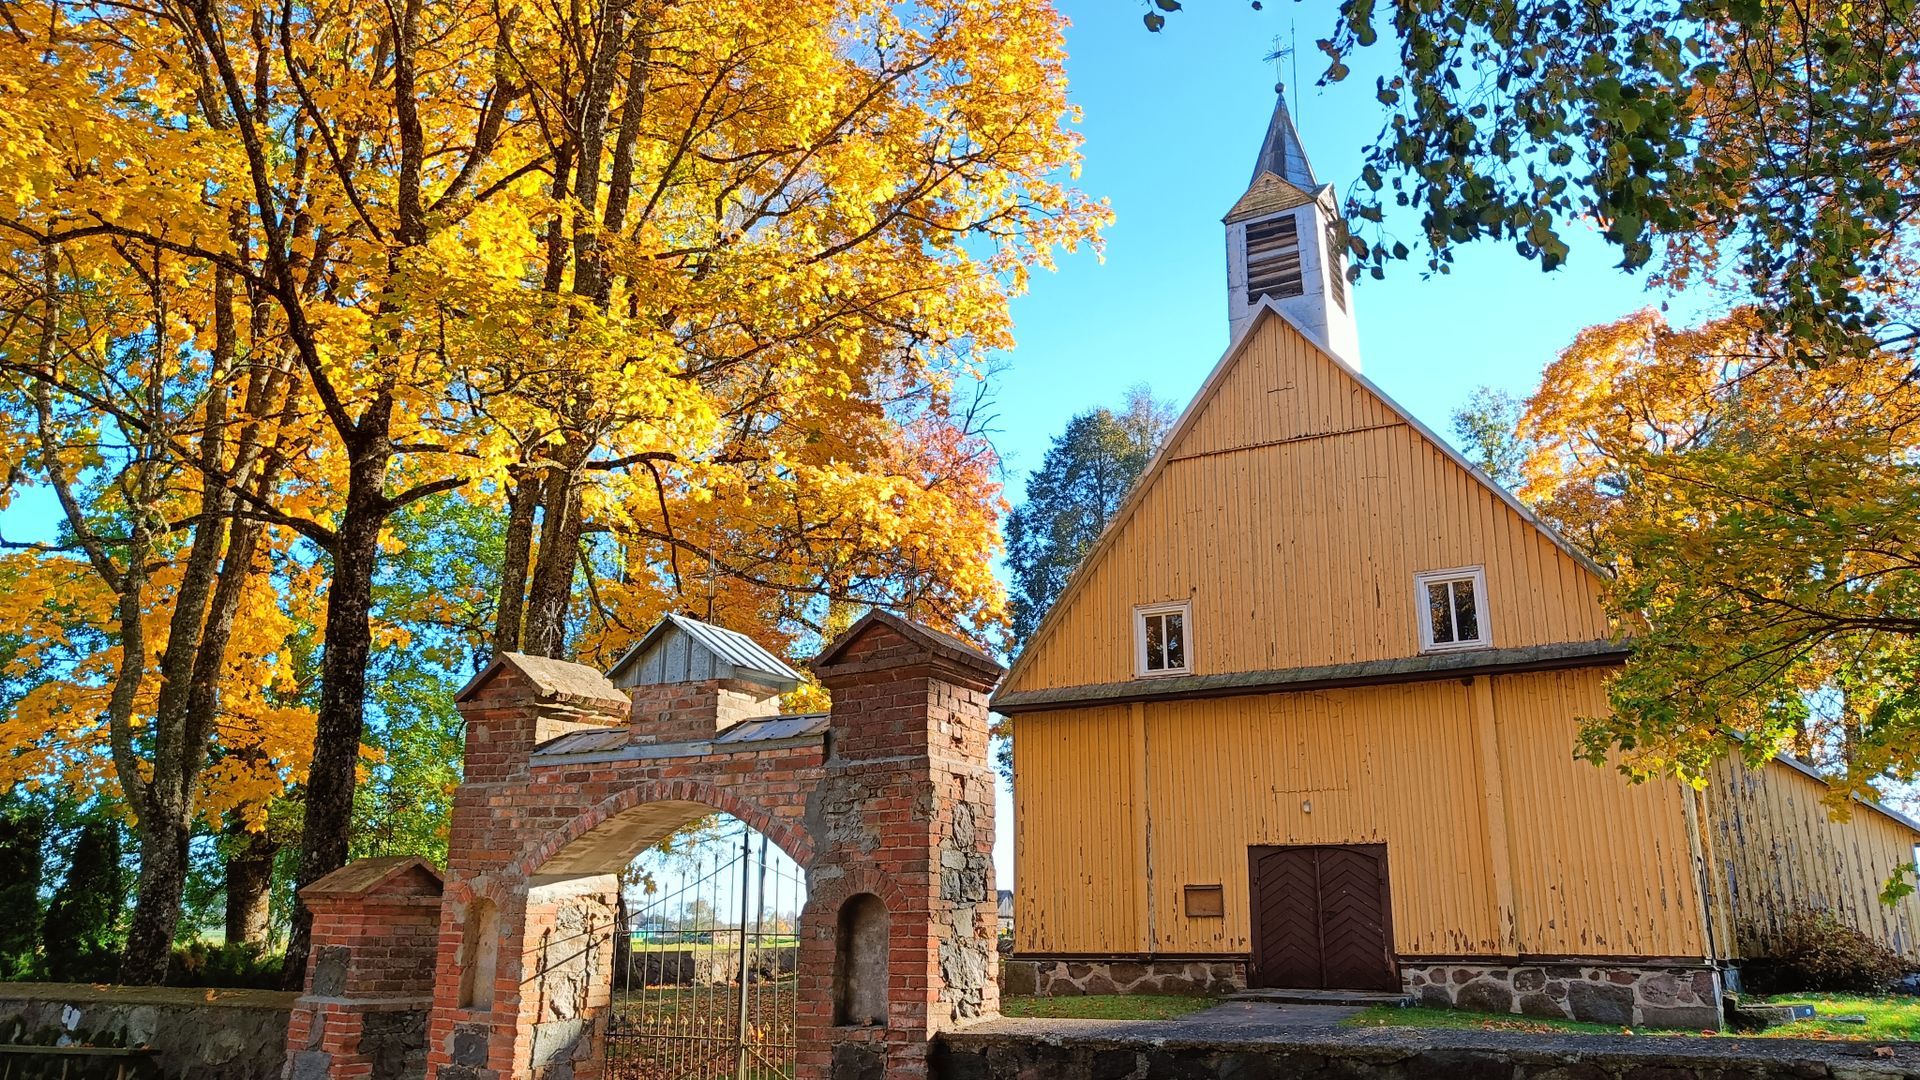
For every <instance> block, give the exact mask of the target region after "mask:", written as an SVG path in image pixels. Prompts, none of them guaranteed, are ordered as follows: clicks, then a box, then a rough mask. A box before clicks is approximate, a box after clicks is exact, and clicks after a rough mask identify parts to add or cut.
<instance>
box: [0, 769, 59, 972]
mask: <svg viewBox="0 0 1920 1080" xmlns="http://www.w3.org/2000/svg"><path fill="white" fill-rule="evenodd" d="M46 838H47V815H46V812H45V811H44V810H43V809H42V808H41V807H39V806H37V805H35V804H34V803H32V802H29V801H28V800H26V799H23V798H20V797H18V796H8V797H7V798H6V799H4V800H0V912H4V913H5V917H4V918H0V981H5V980H14V979H27V978H32V977H33V975H34V974H35V971H36V969H37V968H38V966H39V951H40V876H41V873H42V871H43V870H45V868H46V866H45V864H46V855H45V852H44V849H43V845H44V844H45V842H46Z"/></svg>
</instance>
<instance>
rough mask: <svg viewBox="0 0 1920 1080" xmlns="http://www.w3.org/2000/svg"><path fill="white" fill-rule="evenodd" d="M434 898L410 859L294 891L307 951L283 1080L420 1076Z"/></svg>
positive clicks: (360, 868) (379, 862)
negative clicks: (305, 920) (304, 919)
mask: <svg viewBox="0 0 1920 1080" xmlns="http://www.w3.org/2000/svg"><path fill="white" fill-rule="evenodd" d="M440 891H441V882H440V875H439V874H437V873H435V872H434V870H433V867H432V866H430V865H429V864H428V863H427V861H426V860H425V859H413V858H393V859H360V860H358V861H356V862H352V863H349V864H347V865H346V866H343V867H341V868H340V869H338V870H335V871H334V872H333V873H331V874H328V875H327V876H325V877H323V878H321V879H320V880H318V881H316V882H314V883H313V884H311V885H309V886H307V887H306V888H304V889H302V890H300V899H301V900H303V901H305V903H306V905H307V908H308V910H310V911H312V912H313V945H312V951H311V952H310V953H309V954H308V957H307V978H306V985H305V993H303V994H301V996H300V997H299V998H298V999H296V1000H295V1002H294V1006H293V1015H292V1016H291V1018H290V1019H289V1021H288V1024H287V1069H286V1074H285V1075H286V1076H287V1077H288V1078H289V1080H319V1078H322V1077H367V1078H370V1080H402V1078H411V1077H415V1076H418V1075H420V1074H421V1072H422V1071H423V1070H424V1068H425V1053H424V1050H425V1041H426V1031H425V1029H426V1019H427V1011H428V1009H429V1007H430V1006H431V1005H432V1003H433V983H434V955H435V947H436V944H437V941H438V938H439V929H440Z"/></svg>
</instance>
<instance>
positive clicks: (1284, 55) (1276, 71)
mask: <svg viewBox="0 0 1920 1080" xmlns="http://www.w3.org/2000/svg"><path fill="white" fill-rule="evenodd" d="M1295 33H1296V32H1295V27H1294V23H1293V21H1292V20H1288V22H1287V37H1286V43H1285V44H1281V39H1280V35H1278V34H1275V35H1274V36H1273V49H1272V51H1271V52H1269V53H1267V57H1266V59H1267V62H1268V63H1270V64H1272V65H1273V92H1274V93H1276V94H1279V95H1280V96H1281V97H1287V96H1288V94H1287V79H1288V75H1289V73H1288V71H1287V69H1286V67H1285V65H1287V64H1288V62H1289V61H1291V62H1292V68H1293V70H1292V73H1291V76H1292V79H1293V89H1294V91H1295V93H1294V95H1293V101H1292V102H1291V105H1292V107H1293V110H1294V121H1295V122H1296V123H1298V122H1299V119H1300V112H1299V110H1300V101H1299V94H1298V91H1299V89H1300V52H1299V50H1298V49H1296V48H1295V47H1294V45H1295V42H1296V40H1297V39H1296V37H1295Z"/></svg>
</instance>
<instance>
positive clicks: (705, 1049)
mask: <svg viewBox="0 0 1920 1080" xmlns="http://www.w3.org/2000/svg"><path fill="white" fill-rule="evenodd" d="M754 835H755V834H754V833H753V832H752V830H750V829H747V828H745V827H743V828H742V830H741V833H740V840H739V847H738V849H737V850H736V851H734V852H733V853H732V854H731V855H730V856H727V855H722V854H720V852H724V851H725V850H726V849H727V848H728V847H730V846H731V845H730V844H724V843H721V844H714V845H712V846H713V847H715V848H718V849H719V851H717V852H715V853H714V858H715V862H714V864H713V866H712V867H711V869H709V868H708V866H707V863H706V859H707V853H705V852H700V851H699V850H698V849H696V855H695V861H694V864H693V869H692V870H691V871H690V872H687V873H686V874H685V875H684V876H683V879H682V880H681V881H680V882H679V883H678V884H677V886H676V887H675V888H674V889H672V890H671V891H669V892H665V893H662V894H660V895H658V896H657V897H655V898H653V899H652V900H651V901H650V902H648V903H647V904H646V906H645V907H643V908H640V909H639V910H637V911H635V912H632V913H630V914H629V915H628V916H627V921H626V923H625V925H622V926H618V927H616V933H618V934H624V935H626V937H625V940H626V942H627V943H628V948H627V958H626V961H625V963H624V964H623V965H621V970H619V971H618V972H616V981H615V984H614V1000H613V1010H612V1015H611V1017H610V1019H609V1022H608V1026H607V1076H608V1077H609V1078H610V1080H775V1078H781V1077H790V1076H792V1075H793V1067H794V1062H795V1057H796V1051H797V1047H796V1045H795V1038H794V1029H795V1025H796V1024H797V1022H798V1004H799V1002H798V995H797V994H796V993H795V992H794V991H795V989H796V988H795V987H794V986H793V985H791V983H790V980H792V979H793V978H794V977H795V972H794V970H793V967H794V966H795V964H793V963H790V962H789V958H791V960H793V961H797V948H798V938H797V936H793V934H792V931H793V927H792V926H789V928H788V931H789V932H788V933H785V934H783V933H782V932H781V929H780V925H779V924H780V921H781V918H782V916H783V914H785V915H786V917H788V918H790V919H797V917H798V914H799V909H800V906H801V904H802V903H803V902H804V900H805V894H806V892H805V891H806V881H805V875H804V873H802V872H800V871H798V869H797V868H794V867H788V866H775V865H773V864H772V862H771V861H770V851H771V850H773V849H772V848H771V847H770V844H769V841H768V839H767V837H765V836H761V838H760V850H759V853H758V865H757V867H756V865H755V853H754V851H753V836H754ZM728 839H729V840H730V839H731V838H730V837H729V838H728ZM735 869H737V870H738V874H737V876H736V875H733V874H732V873H731V872H732V871H734V870H735ZM756 869H757V871H758V873H757V874H756V873H755V871H756ZM769 876H771V877H772V890H771V896H769V889H768V878H769ZM730 877H735V878H736V882H737V886H738V894H737V896H736V897H733V898H732V899H733V900H734V901H735V902H734V903H733V904H730V905H728V906H729V907H731V908H732V909H733V913H734V914H735V915H736V916H737V918H736V919H735V921H734V925H733V927H727V926H724V925H722V919H721V913H720V907H721V904H722V899H723V897H722V890H723V889H724V887H725V883H726V882H727V880H728V879H729V878H730ZM783 905H784V906H783ZM769 907H771V909H772V916H773V918H772V922H773V925H772V926H771V927H769V925H768V911H769ZM636 939H637V941H636ZM729 940H731V941H733V942H734V943H735V946H736V947H737V948H738V949H739V953H738V957H737V961H736V962H735V963H733V964H731V965H728V964H727V961H728V960H734V959H735V958H734V957H732V956H727V955H725V954H726V953H727V949H726V948H725V944H726V942H728V941H729ZM729 966H731V968H732V970H731V971H729V970H727V969H728V967H729ZM670 967H671V970H669V968H670ZM636 982H637V983H638V985H635V984H636Z"/></svg>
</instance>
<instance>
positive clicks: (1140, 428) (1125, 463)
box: [1007, 386, 1174, 649]
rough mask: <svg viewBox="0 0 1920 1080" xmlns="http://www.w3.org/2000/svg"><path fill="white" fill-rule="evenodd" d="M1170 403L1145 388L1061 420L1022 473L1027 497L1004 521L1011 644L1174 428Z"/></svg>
mask: <svg viewBox="0 0 1920 1080" xmlns="http://www.w3.org/2000/svg"><path fill="white" fill-rule="evenodd" d="M1173 419H1174V412H1173V408H1172V406H1170V405H1168V404H1166V403H1165V402H1161V401H1156V400H1155V399H1154V397H1153V395H1152V393H1151V392H1150V391H1149V390H1148V389H1147V388H1146V387H1144V386H1137V387H1135V388H1134V389H1133V390H1131V391H1130V392H1129V393H1128V395H1127V404H1126V407H1125V409H1124V410H1123V411H1121V412H1118V413H1116V412H1114V411H1113V410H1111V409H1105V408H1101V409H1094V410H1093V411H1091V412H1084V413H1081V414H1080V415H1078V416H1076V417H1074V418H1073V419H1072V420H1069V421H1067V428H1066V430H1065V431H1063V432H1061V433H1060V434H1059V435H1058V436H1057V437H1055V439H1054V440H1053V444H1052V445H1051V446H1049V447H1048V448H1047V456H1046V458H1045V460H1044V461H1042V462H1041V465H1040V468H1038V469H1036V470H1035V471H1034V473H1033V475H1032V476H1030V477H1028V478H1027V498H1026V501H1025V502H1023V503H1021V504H1020V506H1019V507H1018V508H1016V509H1015V510H1014V511H1013V513H1012V514H1011V515H1009V516H1008V518H1007V568H1008V570H1009V571H1010V572H1011V574H1012V577H1013V588H1012V593H1013V597H1012V604H1011V605H1010V606H1011V612H1012V617H1013V636H1014V642H1015V648H1016V649H1021V648H1025V647H1026V644H1027V639H1029V638H1031V637H1032V636H1033V632H1034V630H1035V629H1036V628H1037V627H1038V626H1039V625H1040V620H1041V619H1042V618H1043V617H1045V615H1046V613H1047V609H1048V608H1050V607H1052V606H1053V602H1054V601H1055V600H1056V599H1058V598H1059V596H1060V591H1061V590H1062V589H1063V588H1065V587H1066V584H1067V578H1068V577H1070V576H1072V574H1073V570H1074V568H1075V567H1077V566H1079V565H1080V560H1081V558H1082V557H1084V556H1085V555H1086V553H1087V552H1088V550H1090V549H1091V548H1092V547H1093V542H1094V541H1095V540H1097V539H1099V537H1100V531H1101V530H1102V529H1104V528H1106V525H1107V519H1109V518H1111V517H1112V516H1113V515H1114V513H1115V511H1117V510H1119V509H1120V504H1121V503H1122V502H1124V501H1126V497H1127V492H1128V491H1130V490H1132V489H1133V482H1134V481H1135V480H1138V479H1139V478H1140V474H1141V473H1142V472H1144V471H1145V470H1146V467H1147V463H1148V462H1149V461H1151V460H1152V459H1153V455H1154V452H1155V451H1157V450H1158V449H1160V443H1161V441H1162V440H1164V439H1165V438H1166V436H1167V432H1168V431H1169V430H1171V429H1172V427H1173Z"/></svg>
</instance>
